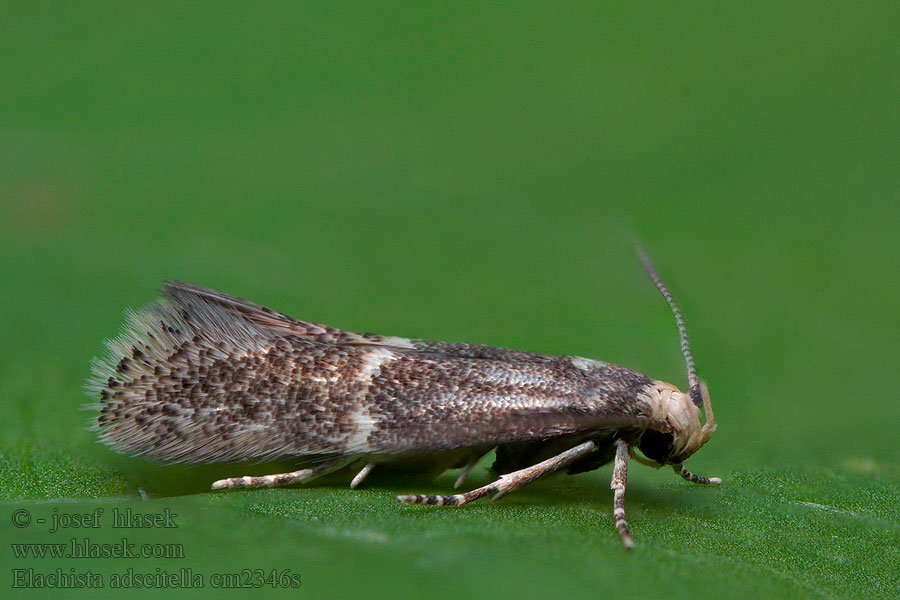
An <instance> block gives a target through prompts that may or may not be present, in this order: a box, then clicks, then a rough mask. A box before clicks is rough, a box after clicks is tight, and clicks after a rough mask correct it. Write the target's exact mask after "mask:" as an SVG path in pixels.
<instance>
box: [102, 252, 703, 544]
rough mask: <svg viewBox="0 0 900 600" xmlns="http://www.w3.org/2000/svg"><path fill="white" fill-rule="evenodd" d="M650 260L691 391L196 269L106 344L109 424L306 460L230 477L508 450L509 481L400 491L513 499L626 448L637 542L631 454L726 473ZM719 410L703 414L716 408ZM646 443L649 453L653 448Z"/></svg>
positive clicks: (310, 474) (157, 450)
mask: <svg viewBox="0 0 900 600" xmlns="http://www.w3.org/2000/svg"><path fill="white" fill-rule="evenodd" d="M639 254H640V257H641V260H642V262H643V264H644V267H645V269H646V270H647V273H648V274H649V276H650V278H651V279H652V280H653V282H654V283H655V285H656V287H657V288H658V289H659V291H660V292H661V293H662V295H663V297H664V298H665V300H666V302H668V304H669V306H670V307H671V310H672V312H673V313H674V315H675V320H676V323H677V326H678V331H679V335H680V339H681V350H682V353H683V355H684V359H685V362H686V365H687V373H688V382H689V389H688V393H683V392H681V391H679V389H678V388H677V387H676V386H674V385H672V384H669V383H665V382H662V381H658V380H654V379H652V378H650V377H648V376H647V375H645V374H643V373H641V372H638V371H635V370H633V369H629V368H626V367H621V366H617V365H613V364H609V363H605V362H601V361H597V360H591V359H588V358H582V357H579V356H551V355H547V354H538V353H534V352H524V351H519V350H507V349H503V348H493V347H490V346H482V345H477V344H462V343H447V342H440V341H432V340H419V339H406V338H402V337H392V336H382V335H375V334H370V333H365V334H359V333H354V332H351V331H344V330H341V329H335V328H333V327H329V326H327V325H321V324H319V323H313V322H309V321H299V320H297V319H294V318H292V317H289V316H287V315H285V314H281V313H278V312H275V311H273V310H270V309H268V308H266V307H264V306H260V305H259V304H255V303H253V302H249V301H247V300H244V299H241V298H236V297H232V296H228V295H226V294H223V293H222V292H217V291H214V290H211V289H207V288H204V287H200V286H197V285H191V284H188V283H180V282H167V283H164V284H163V288H162V292H161V294H162V299H160V300H158V301H157V302H156V303H154V304H151V305H150V306H148V307H145V308H143V309H141V310H139V311H137V312H133V311H127V312H126V323H125V325H124V326H123V328H122V332H121V334H120V335H119V336H118V337H117V338H115V339H112V340H109V341H107V343H106V345H107V350H108V352H107V356H106V358H104V359H95V361H94V364H93V375H92V377H91V378H90V379H89V380H88V383H87V389H88V391H89V393H90V394H91V395H92V396H93V397H95V398H97V397H99V403H97V404H94V405H91V408H92V409H94V410H96V411H99V415H98V416H97V417H96V420H95V422H94V424H93V428H94V429H96V431H97V432H98V436H99V438H100V439H101V440H102V441H103V442H105V443H107V444H109V445H110V446H111V447H112V448H113V449H115V450H116V451H118V452H122V453H125V454H131V455H139V456H144V457H148V458H151V459H157V460H162V461H168V462H189V463H201V462H216V461H239V460H246V459H256V460H261V459H273V458H283V457H293V458H298V459H301V460H302V461H303V463H304V468H302V469H300V470H297V471H293V472H290V473H278V474H273V475H265V476H246V477H234V478H230V479H223V480H220V481H216V482H215V483H213V484H212V487H213V489H224V488H241V487H258V486H277V485H286V484H292V483H303V482H308V481H310V480H312V479H314V478H316V477H320V476H322V475H324V474H326V473H329V472H332V471H336V470H338V469H341V468H344V467H349V466H350V465H356V466H357V468H359V471H358V472H357V473H356V475H355V476H354V477H353V478H352V481H351V483H350V487H351V488H355V487H356V486H358V485H359V484H360V483H361V482H362V481H363V480H364V479H365V478H366V476H367V475H368V474H369V473H370V472H371V471H372V470H373V469H376V468H380V467H394V468H397V467H399V468H421V467H422V466H423V465H424V466H425V467H427V468H428V469H429V470H430V471H432V472H433V473H439V472H442V471H444V470H446V469H453V468H461V469H462V471H461V473H460V475H459V477H458V479H457V480H456V487H459V486H460V485H461V484H462V483H463V481H464V480H465V479H466V476H467V475H468V474H469V473H470V471H471V470H472V468H473V467H474V465H475V464H476V462H477V461H478V460H479V459H480V458H481V457H482V456H484V455H485V454H487V453H488V452H490V451H491V450H496V455H495V460H494V463H493V470H494V471H495V472H496V473H498V474H499V477H498V478H497V479H496V481H494V482H493V483H490V484H488V485H485V486H483V487H479V488H477V489H474V490H471V491H469V492H465V493H462V494H454V495H446V496H431V495H420V494H415V495H402V496H398V497H397V501H398V502H402V503H408V504H432V505H454V506H460V505H463V504H466V503H468V502H471V501H473V500H476V499H479V498H482V497H484V496H487V495H490V494H493V495H494V496H493V498H494V499H497V498H499V497H501V496H503V495H505V494H507V493H509V492H511V491H513V490H515V489H517V488H520V487H522V486H523V485H525V484H527V483H529V482H531V481H533V480H535V479H537V478H538V477H541V476H543V475H546V474H548V473H552V472H554V471H558V470H561V469H565V470H567V471H568V472H569V473H582V472H585V471H591V470H594V469H597V468H598V467H600V466H601V465H604V464H606V463H608V462H610V461H612V462H613V473H612V482H611V488H612V489H613V490H614V500H613V502H614V513H613V514H614V518H615V526H616V528H617V530H618V533H619V536H620V538H621V540H622V543H623V544H624V545H625V547H626V548H629V549H630V548H632V547H633V545H634V542H633V540H632V537H631V534H630V532H629V529H628V524H627V522H626V519H625V484H626V477H627V465H628V458H629V456H631V457H633V458H635V459H637V460H639V461H640V462H643V463H647V464H650V465H652V466H655V467H661V466H664V465H670V466H671V467H672V468H673V469H674V470H675V472H676V473H678V474H679V475H680V476H681V477H683V478H685V479H686V480H688V481H691V482H694V483H700V484H719V483H721V480H720V479H719V478H706V477H701V476H699V475H695V474H693V473H691V472H690V471H688V470H687V469H686V468H685V467H684V465H683V463H684V461H685V460H686V459H687V458H688V457H690V456H691V455H692V454H694V452H696V451H697V450H698V449H699V448H700V447H701V446H703V444H705V443H706V442H707V440H709V438H710V435H711V434H712V432H713V431H714V430H715V428H716V426H715V421H714V418H713V413H712V408H711V406H710V400H709V394H708V393H707V391H706V387H705V385H703V384H702V383H701V382H700V380H699V379H698V377H697V371H696V368H695V365H694V360H693V357H692V355H691V351H690V346H689V344H688V334H687V328H686V327H685V324H684V319H683V318H682V315H681V311H680V310H679V308H678V305H677V304H676V302H675V300H674V299H673V298H672V295H671V294H670V293H669V291H668V289H667V288H666V286H665V285H664V284H663V283H662V282H661V281H660V279H659V277H658V276H657V274H656V271H655V270H654V268H653V266H652V264H651V263H650V261H649V259H648V258H647V257H646V255H645V254H643V252H639ZM701 407H702V409H703V412H704V421H705V422H704V424H702V425H701V422H700V408H701ZM638 451H639V452H640V454H638Z"/></svg>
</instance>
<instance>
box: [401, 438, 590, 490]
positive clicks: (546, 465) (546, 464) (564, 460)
mask: <svg viewBox="0 0 900 600" xmlns="http://www.w3.org/2000/svg"><path fill="white" fill-rule="evenodd" d="M596 449H597V444H595V443H594V442H591V441H588V442H584V443H583V444H580V445H578V446H575V447H574V448H571V449H569V450H566V451H565V452H563V453H561V454H557V455H556V456H554V457H552V458H548V459H547V460H545V461H543V462H539V463H538V464H536V465H532V466H530V467H527V468H525V469H521V470H519V471H514V472H512V473H507V474H506V475H501V476H500V478H499V479H497V481H495V482H493V483H489V484H488V485H486V486H484V487H480V488H478V489H475V490H472V491H471V492H466V493H465V494H454V495H452V496H426V495H423V494H410V495H407V496H397V502H401V503H403V504H433V505H437V506H448V505H449V506H462V505H463V504H468V503H469V502H471V501H472V500H478V499H479V498H483V497H484V496H487V495H489V494H496V495H495V496H494V497H493V498H492V500H497V499H498V498H501V497H502V496H505V495H506V494H508V493H509V492H511V491H513V490H515V489H518V488H520V487H522V486H523V485H525V484H527V483H530V482H532V481H534V480H535V479H537V478H538V477H541V476H542V475H547V474H548V473H552V472H554V471H556V470H558V469H561V468H562V467H565V466H566V465H569V464H571V463H572V462H574V461H576V460H578V459H579V458H581V457H582V456H584V455H586V454H590V453H591V452H593V451H594V450H596Z"/></svg>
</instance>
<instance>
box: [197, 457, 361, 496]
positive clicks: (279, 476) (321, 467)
mask: <svg viewBox="0 0 900 600" xmlns="http://www.w3.org/2000/svg"><path fill="white" fill-rule="evenodd" d="M354 460H355V459H354V458H353V457H350V458H337V459H334V460H330V461H327V462H323V463H321V464H318V465H316V466H314V467H310V468H309V469H301V470H299V471H293V472H291V473H276V474H274V475H261V476H258V477H254V476H251V475H246V476H244V477H232V478H230V479H220V480H218V481H216V482H214V483H213V484H212V489H214V490H222V489H229V488H244V487H275V486H278V485H289V484H291V483H306V482H307V481H312V480H313V479H315V478H316V477H321V476H322V475H327V474H328V473H331V472H333V471H337V470H338V469H340V468H341V467H346V466H347V465H348V464H350V463H351V462H353V461H354Z"/></svg>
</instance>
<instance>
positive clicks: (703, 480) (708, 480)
mask: <svg viewBox="0 0 900 600" xmlns="http://www.w3.org/2000/svg"><path fill="white" fill-rule="evenodd" d="M672 470H674V471H675V472H676V473H678V474H679V475H680V476H682V477H684V478H685V479H687V480H688V481H690V482H691V483H699V484H702V485H719V484H720V483H722V480H721V479H720V478H718V477H703V476H702V475H694V474H693V473H691V472H690V471H688V470H687V469H685V468H684V465H672Z"/></svg>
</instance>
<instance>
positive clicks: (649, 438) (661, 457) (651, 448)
mask: <svg viewBox="0 0 900 600" xmlns="http://www.w3.org/2000/svg"><path fill="white" fill-rule="evenodd" d="M674 442H675V436H673V435H672V434H671V433H660V432H658V431H645V432H644V435H642V436H641V443H640V444H639V447H640V449H641V452H643V453H644V456H646V457H647V458H649V459H650V460H655V461H656V462H658V463H664V462H666V459H667V458H669V456H671V455H672V445H673V444H674Z"/></svg>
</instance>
